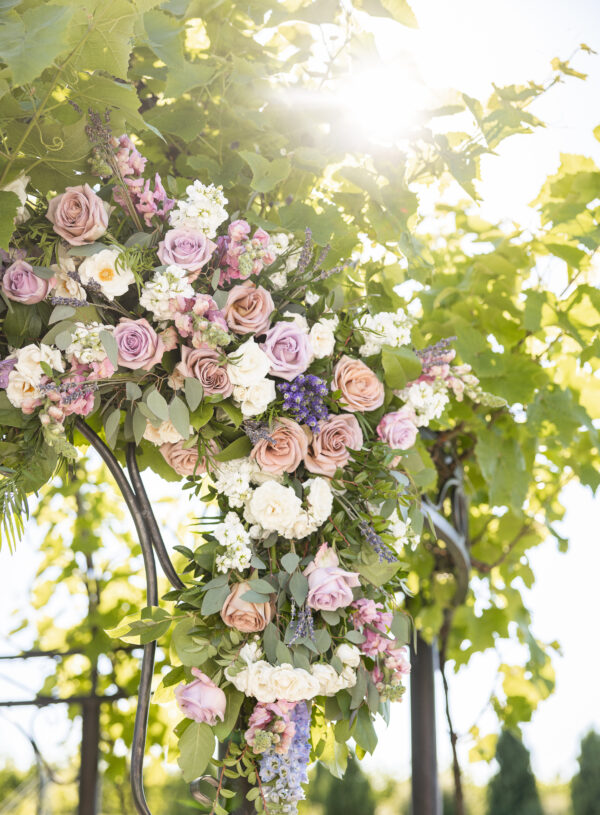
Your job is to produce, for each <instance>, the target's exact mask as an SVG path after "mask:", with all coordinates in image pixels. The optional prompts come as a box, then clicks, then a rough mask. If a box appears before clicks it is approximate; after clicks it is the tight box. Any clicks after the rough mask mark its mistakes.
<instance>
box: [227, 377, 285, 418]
mask: <svg viewBox="0 0 600 815" xmlns="http://www.w3.org/2000/svg"><path fill="white" fill-rule="evenodd" d="M233 398H234V399H235V401H236V402H239V405H240V408H241V411H242V413H243V414H244V416H258V415H259V414H261V413H264V412H265V410H266V409H267V408H268V407H269V405H270V404H271V402H273V401H274V400H275V399H276V398H277V393H276V391H275V383H274V382H273V380H272V379H261V381H260V382H257V383H256V385H250V386H249V387H247V388H244V386H243V385H236V386H235V388H234V389H233Z"/></svg>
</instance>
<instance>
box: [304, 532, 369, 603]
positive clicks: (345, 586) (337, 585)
mask: <svg viewBox="0 0 600 815" xmlns="http://www.w3.org/2000/svg"><path fill="white" fill-rule="evenodd" d="M339 563H340V562H339V560H338V556H337V555H336V553H335V552H334V551H333V549H331V548H330V547H329V546H327V544H326V543H323V544H322V545H321V546H320V548H319V551H318V552H317V554H316V555H315V559H314V560H313V561H312V563H309V564H308V566H307V567H306V569H305V570H304V575H305V576H306V577H308V598H307V603H308V605H309V606H310V608H314V609H315V610H316V611H320V610H322V611H335V610H336V609H338V608H344V607H345V606H349V605H350V603H351V602H352V600H353V594H352V589H353V588H356V587H357V586H360V580H359V577H358V573H357V572H346V571H345V570H344V569H340V565H339Z"/></svg>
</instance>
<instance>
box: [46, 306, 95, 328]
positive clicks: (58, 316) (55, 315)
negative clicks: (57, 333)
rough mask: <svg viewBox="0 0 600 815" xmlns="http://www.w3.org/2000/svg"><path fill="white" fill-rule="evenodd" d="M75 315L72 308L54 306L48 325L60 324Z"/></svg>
mask: <svg viewBox="0 0 600 815" xmlns="http://www.w3.org/2000/svg"><path fill="white" fill-rule="evenodd" d="M74 314H75V309H74V308H73V307H72V306H54V308H53V309H52V313H51V314H50V317H49V318H48V325H52V323H59V322H60V321H61V320H66V319H68V318H69V317H72V316H73V315H74ZM107 333H108V332H107Z"/></svg>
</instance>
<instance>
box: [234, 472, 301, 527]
mask: <svg viewBox="0 0 600 815" xmlns="http://www.w3.org/2000/svg"><path fill="white" fill-rule="evenodd" d="M246 509H247V519H248V520H249V521H250V523H257V524H260V525H261V526H262V528H263V529H266V530H267V531H269V532H277V533H279V534H280V535H286V533H287V532H289V530H290V528H291V527H293V525H294V523H295V521H296V519H297V517H298V515H299V514H300V512H301V510H302V502H301V501H300V499H299V498H298V496H297V495H296V493H295V492H294V490H293V489H292V487H284V486H283V484H279V483H278V482H277V481H266V482H265V483H264V484H261V485H260V486H259V487H257V488H256V489H255V490H254V492H253V493H252V497H251V498H250V500H249V501H248V504H247V508H246Z"/></svg>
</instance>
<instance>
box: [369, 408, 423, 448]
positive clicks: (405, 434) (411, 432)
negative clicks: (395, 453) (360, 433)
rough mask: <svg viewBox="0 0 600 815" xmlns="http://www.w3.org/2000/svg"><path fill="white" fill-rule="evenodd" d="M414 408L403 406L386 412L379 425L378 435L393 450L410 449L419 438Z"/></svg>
mask: <svg viewBox="0 0 600 815" xmlns="http://www.w3.org/2000/svg"><path fill="white" fill-rule="evenodd" d="M415 418H416V417H415V413H414V410H413V409H412V408H410V407H403V408H400V410H396V411H394V413H386V414H385V416H383V418H382V419H381V421H380V422H379V424H378V425H377V435H378V436H379V438H380V439H381V441H383V442H385V443H386V444H387V445H388V446H389V447H391V448H392V450H408V448H409V447H412V446H413V445H414V443H415V441H416V440H417V433H418V431H417V425H416V421H415Z"/></svg>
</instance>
